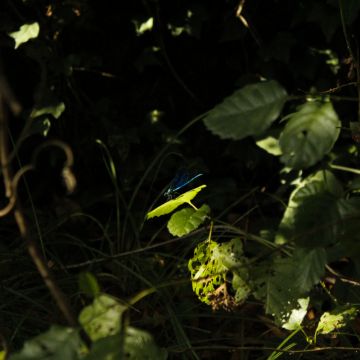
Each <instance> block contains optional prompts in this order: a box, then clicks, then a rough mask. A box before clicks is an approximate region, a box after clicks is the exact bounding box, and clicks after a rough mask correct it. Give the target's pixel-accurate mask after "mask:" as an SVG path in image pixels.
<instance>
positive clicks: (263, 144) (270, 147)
mask: <svg viewBox="0 0 360 360" xmlns="http://www.w3.org/2000/svg"><path fill="white" fill-rule="evenodd" d="M256 145H257V146H258V147H259V148H261V149H263V150H265V151H266V152H268V153H269V154H271V155H274V156H280V155H282V152H281V149H280V146H279V140H278V139H276V138H274V137H272V136H268V137H267V138H265V139H262V140H258V141H257V142H256Z"/></svg>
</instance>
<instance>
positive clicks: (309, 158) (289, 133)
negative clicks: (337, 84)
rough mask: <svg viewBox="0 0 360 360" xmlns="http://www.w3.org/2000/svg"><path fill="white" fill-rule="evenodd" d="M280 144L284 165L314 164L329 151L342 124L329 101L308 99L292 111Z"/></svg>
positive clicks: (299, 166)
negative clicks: (311, 100)
mask: <svg viewBox="0 0 360 360" xmlns="http://www.w3.org/2000/svg"><path fill="white" fill-rule="evenodd" d="M288 119H289V120H288V122H287V124H286V126H285V128H284V131H283V132H282V134H281V136H280V139H279V144H280V148H281V151H282V153H283V155H282V156H281V161H282V162H283V163H284V164H286V166H289V167H292V168H295V169H302V168H307V167H309V166H311V165H314V164H315V163H317V162H318V161H319V160H321V159H322V158H323V157H324V156H325V155H326V154H327V153H329V152H330V150H331V149H332V147H333V146H334V144H335V141H336V140H337V138H338V136H339V133H340V126H341V123H340V121H339V118H338V116H337V114H336V112H335V110H334V108H333V106H332V104H331V103H330V102H328V103H320V102H315V101H314V102H307V103H306V104H304V105H302V106H300V107H299V110H298V111H297V112H295V113H293V114H291V115H290V116H289V118H288Z"/></svg>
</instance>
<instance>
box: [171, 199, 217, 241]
mask: <svg viewBox="0 0 360 360" xmlns="http://www.w3.org/2000/svg"><path fill="white" fill-rule="evenodd" d="M209 213H210V208H209V206H208V205H203V206H202V207H201V208H200V209H198V210H195V209H193V208H186V209H182V210H179V211H177V212H176V213H175V214H173V215H172V216H171V218H170V220H169V221H168V224H167V228H168V230H169V232H170V234H171V235H174V236H184V235H187V234H189V233H190V232H192V231H194V230H195V229H197V228H198V227H199V226H200V225H201V224H202V223H203V222H204V221H205V219H206V218H207V217H208V214H209Z"/></svg>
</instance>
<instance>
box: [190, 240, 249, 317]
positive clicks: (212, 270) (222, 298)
mask: <svg viewBox="0 0 360 360" xmlns="http://www.w3.org/2000/svg"><path fill="white" fill-rule="evenodd" d="M188 267H189V270H190V273H191V280H192V287H193V291H194V292H195V293H196V295H197V296H198V298H199V299H200V300H201V301H202V302H204V303H205V304H208V305H211V306H212V307H213V308H214V309H218V308H224V309H227V310H230V309H232V308H233V307H236V306H238V305H239V304H241V303H242V302H243V301H244V300H245V299H246V298H247V297H248V296H249V294H250V287H249V285H248V278H249V272H248V266H247V259H246V258H245V257H244V255H243V249H242V242H241V239H239V238H235V239H232V240H231V241H228V242H226V243H222V244H218V243H217V242H215V241H207V240H206V241H203V242H201V243H200V244H199V245H198V246H197V247H196V248H195V251H194V256H193V258H192V259H190V260H189V263H188ZM229 279H231V281H230V280H229ZM233 294H234V295H233Z"/></svg>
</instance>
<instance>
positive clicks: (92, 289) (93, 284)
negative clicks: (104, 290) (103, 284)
mask: <svg viewBox="0 0 360 360" xmlns="http://www.w3.org/2000/svg"><path fill="white" fill-rule="evenodd" d="M79 288H80V290H81V291H82V292H83V293H85V294H86V295H87V296H89V297H92V298H94V297H96V296H98V295H100V286H99V283H98V282H97V280H96V277H95V276H94V275H93V274H92V273H90V272H88V271H86V272H82V273H80V275H79Z"/></svg>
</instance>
